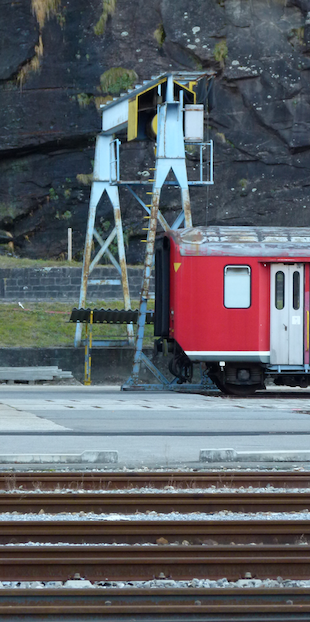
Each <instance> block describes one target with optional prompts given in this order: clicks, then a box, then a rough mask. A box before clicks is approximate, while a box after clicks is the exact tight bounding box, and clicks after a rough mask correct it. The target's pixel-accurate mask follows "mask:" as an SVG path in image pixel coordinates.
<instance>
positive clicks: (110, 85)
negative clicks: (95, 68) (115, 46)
mask: <svg viewBox="0 0 310 622" xmlns="http://www.w3.org/2000/svg"><path fill="white" fill-rule="evenodd" d="M137 79H138V76H137V74H136V72H135V71H134V70H133V69H124V67H112V68H111V69H108V70H107V71H105V72H104V73H103V74H101V76H100V87H101V90H102V92H103V93H111V94H112V95H119V93H120V92H121V91H127V89H130V88H131V87H132V86H133V84H134V83H135V81H136V80H137Z"/></svg>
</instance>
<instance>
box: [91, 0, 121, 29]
mask: <svg viewBox="0 0 310 622" xmlns="http://www.w3.org/2000/svg"><path fill="white" fill-rule="evenodd" d="M115 7H116V0H102V13H101V16H100V18H99V20H98V22H97V24H95V26H94V33H95V35H97V36H98V37H99V36H100V35H103V33H104V29H105V25H106V23H107V21H108V17H109V16H110V15H113V13H114V11H115Z"/></svg>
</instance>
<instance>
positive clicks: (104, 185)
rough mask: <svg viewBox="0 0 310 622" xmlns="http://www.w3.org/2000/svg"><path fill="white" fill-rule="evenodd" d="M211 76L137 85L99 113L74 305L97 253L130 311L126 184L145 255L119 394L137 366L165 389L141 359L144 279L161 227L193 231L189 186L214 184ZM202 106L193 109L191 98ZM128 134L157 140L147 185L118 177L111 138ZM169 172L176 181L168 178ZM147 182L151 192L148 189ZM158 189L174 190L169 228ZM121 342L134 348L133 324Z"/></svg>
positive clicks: (168, 76)
mask: <svg viewBox="0 0 310 622" xmlns="http://www.w3.org/2000/svg"><path fill="white" fill-rule="evenodd" d="M211 77H212V76H210V75H208V74H207V73H203V72H170V73H165V74H162V75H160V76H158V77H156V78H154V79H152V80H150V81H146V82H144V83H143V85H136V87H135V89H133V90H132V91H128V93H126V94H124V95H121V96H120V97H119V98H115V99H114V100H113V101H112V102H109V103H108V104H106V105H104V106H103V107H102V131H101V133H100V134H99V136H98V137H97V142H96V149H95V161H94V173H93V182H92V189H91V196H90V204H89V213H88V222H87V232H86V240H85V248H84V259H83V270H82V280H81V290H80V299H79V307H80V308H83V307H84V306H85V303H86V295H87V284H88V283H91V282H92V280H91V277H90V275H91V272H92V271H93V269H94V267H95V266H96V265H97V264H98V262H99V261H100V259H101V257H102V256H103V254H106V255H107V256H108V258H109V260H110V261H111V263H112V264H113V265H114V266H115V268H116V269H117V271H118V272H119V274H120V276H121V283H122V287H123V296H124V307H125V310H130V308H131V303H130V292H129V285H128V275H127V265H126V256H125V246H124V237H123V229H122V219H121V210H120V199H119V187H120V186H125V187H126V188H127V189H128V190H129V191H130V192H131V194H132V195H133V196H134V197H135V199H136V200H137V201H138V202H139V204H140V205H141V206H142V207H143V208H144V210H145V211H146V213H147V216H146V218H147V219H148V224H149V226H148V228H147V240H146V254H145V262H144V270H143V281H142V288H141V296H140V306H139V317H138V322H137V323H138V328H137V335H136V339H135V355H134V364H133V371H132V375H131V377H130V378H129V380H128V382H127V383H126V385H124V388H127V389H129V388H134V387H137V386H139V387H140V386H141V385H139V371H140V365H141V362H144V363H145V364H146V366H147V367H148V368H149V369H150V370H151V371H152V373H153V374H154V375H155V377H156V378H157V380H158V382H159V384H158V385H151V386H152V387H159V388H162V387H163V386H165V387H166V388H167V385H169V382H168V381H167V379H166V378H165V377H164V376H163V374H161V372H159V370H157V368H156V367H155V366H154V365H153V364H152V363H151V361H149V359H148V358H147V357H146V356H145V355H144V354H143V351H142V346H143V338H144V328H145V321H146V312H147V301H148V297H149V288H150V278H151V272H152V266H153V256H154V244H155V237H156V230H157V222H158V221H159V223H160V225H161V226H162V228H163V229H164V230H165V231H166V230H168V229H170V228H172V229H178V228H179V227H180V226H181V225H182V224H183V222H185V226H186V227H190V226H192V216H191V206H190V195H189V187H190V186H208V185H210V184H213V144H212V141H207V142H204V103H205V102H206V99H207V95H208V83H209V80H210V79H211ZM199 91H200V98H199V99H200V101H201V100H202V101H203V102H204V103H199V104H197V92H199ZM126 129H127V140H128V141H131V140H141V139H143V138H147V137H148V136H149V135H150V133H152V134H153V136H154V138H155V140H156V150H155V153H156V156H155V166H154V169H153V172H154V175H153V179H148V180H141V181H137V180H134V181H130V180H129V181H128V180H127V181H124V180H122V179H121V175H120V145H121V141H120V140H119V138H117V135H118V134H119V133H120V132H123V131H124V130H126ZM189 144H194V145H196V148H198V149H199V178H198V179H197V180H191V181H189V180H188V177H187V169H186V154H185V148H186V145H189ZM170 171H172V172H173V174H174V177H175V179H173V180H171V179H169V180H167V176H168V174H169V173H170ZM150 182H151V183H152V187H150ZM164 185H170V186H174V187H179V189H180V192H181V211H180V214H179V215H178V216H177V218H176V220H175V222H174V223H173V224H172V226H171V227H170V226H169V225H168V223H167V221H166V219H165V218H164V216H163V215H162V213H161V212H160V209H159V203H160V194H161V190H162V187H163V186H164ZM137 187H144V188H146V189H147V191H148V192H147V194H148V196H149V197H150V202H148V203H145V202H144V201H143V200H142V199H141V197H139V196H138V195H137V193H136V192H135V189H137ZM104 192H107V194H108V197H109V199H110V201H111V204H112V206H113V211H114V222H115V224H114V228H113V230H112V232H111V233H110V235H109V236H108V237H107V239H106V240H103V239H102V236H101V235H100V234H99V233H98V231H97V230H96V228H95V219H96V211H97V206H98V204H99V202H100V200H101V198H102V195H103V194H104ZM115 237H116V238H117V246H118V259H119V261H118V262H117V261H116V259H115V257H114V256H113V255H112V253H111V252H110V250H109V246H110V244H111V243H112V242H113V241H114V239H115ZM94 239H95V240H96V241H97V243H98V244H99V250H98V251H97V253H96V255H95V257H94V259H93V260H91V251H92V246H93V241H94ZM81 334H82V323H81V322H79V321H78V322H77V326H76V335H75V345H76V346H78V345H80V343H81ZM127 336H128V339H127V341H124V342H123V344H124V345H129V344H130V345H133V343H134V334H133V326H132V324H131V323H130V324H128V325H127ZM93 345H102V346H104V345H111V342H110V341H109V342H102V341H100V342H96V341H93Z"/></svg>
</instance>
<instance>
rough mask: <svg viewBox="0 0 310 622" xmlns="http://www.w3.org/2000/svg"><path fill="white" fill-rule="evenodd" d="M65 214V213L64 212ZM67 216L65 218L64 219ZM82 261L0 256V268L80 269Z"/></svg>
mask: <svg viewBox="0 0 310 622" xmlns="http://www.w3.org/2000/svg"><path fill="white" fill-rule="evenodd" d="M65 214H66V212H65ZM66 218H67V216H65V219H66ZM82 265H83V262H82V261H66V260H65V259H63V260H61V259H28V258H27V257H10V256H9V255H1V256H0V268H81V267H82Z"/></svg>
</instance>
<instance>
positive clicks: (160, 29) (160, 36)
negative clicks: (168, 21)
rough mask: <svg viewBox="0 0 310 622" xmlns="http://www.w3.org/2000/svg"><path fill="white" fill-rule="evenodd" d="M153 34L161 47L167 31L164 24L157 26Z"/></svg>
mask: <svg viewBox="0 0 310 622" xmlns="http://www.w3.org/2000/svg"><path fill="white" fill-rule="evenodd" d="M153 36H154V39H156V41H157V43H158V45H159V47H160V48H161V47H162V46H163V44H164V41H165V39H166V33H165V29H164V26H163V24H159V26H157V28H156V30H154V32H153Z"/></svg>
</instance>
